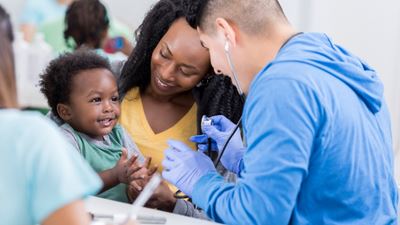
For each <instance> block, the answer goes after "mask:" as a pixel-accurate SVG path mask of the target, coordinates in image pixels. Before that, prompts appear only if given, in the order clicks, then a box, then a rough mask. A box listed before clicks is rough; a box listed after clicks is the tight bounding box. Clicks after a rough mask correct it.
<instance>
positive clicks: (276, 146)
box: [192, 33, 398, 225]
mask: <svg viewBox="0 0 400 225" xmlns="http://www.w3.org/2000/svg"><path fill="white" fill-rule="evenodd" d="M243 131H244V136H245V138H246V141H247V151H246V153H245V155H244V157H243V169H242V171H241V173H240V174H239V179H238V180H237V183H236V184H230V183H226V182H224V178H223V177H221V176H219V175H218V174H217V173H210V174H207V175H205V176H203V177H202V178H201V179H200V180H199V181H198V182H197V183H196V185H195V187H194V188H193V190H194V191H193V196H192V197H193V202H194V203H196V204H197V205H198V206H199V207H201V208H202V209H204V210H205V211H206V212H207V215H209V216H210V217H211V218H212V219H214V220H216V221H217V222H223V223H225V224H260V225H264V224H291V225H308V224H318V225H319V224H349V225H350V224H352V225H353V224H363V225H364V224H392V225H395V224H397V204H398V193H397V186H396V182H395V180H394V174H393V166H394V165H393V149H392V140H391V131H390V116H389V112H388V109H387V106H386V104H385V100H384V97H383V85H382V82H381V81H380V80H379V78H378V75H377V74H376V72H375V70H374V69H373V68H371V67H370V66H369V65H367V64H366V63H365V62H363V61H362V60H360V59H359V58H358V57H356V56H354V55H353V54H351V53H350V52H348V51H346V50H345V49H344V48H342V47H341V46H339V45H336V44H335V43H334V42H333V41H332V40H331V39H330V38H329V37H328V36H327V35H325V34H318V33H305V34H301V35H298V36H296V37H294V38H292V39H291V40H290V41H289V42H288V43H287V44H286V45H285V46H283V47H282V49H281V50H280V51H279V53H278V54H277V56H276V57H275V59H274V60H272V61H271V62H270V63H269V64H268V65H266V66H265V68H263V69H262V70H261V71H260V72H259V74H258V75H256V77H255V78H254V80H253V81H252V84H251V86H250V90H249V94H248V96H247V99H246V103H245V106H244V110H243Z"/></svg>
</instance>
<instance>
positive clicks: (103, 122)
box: [97, 118, 115, 127]
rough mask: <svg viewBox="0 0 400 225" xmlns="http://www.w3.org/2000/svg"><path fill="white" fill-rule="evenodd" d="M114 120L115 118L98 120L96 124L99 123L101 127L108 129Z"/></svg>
mask: <svg viewBox="0 0 400 225" xmlns="http://www.w3.org/2000/svg"><path fill="white" fill-rule="evenodd" d="M114 120H115V118H106V119H101V120H98V121H97V122H99V123H100V125H101V126H103V127H109V126H111V125H112V124H113V122H114Z"/></svg>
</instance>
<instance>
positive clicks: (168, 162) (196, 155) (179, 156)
mask: <svg viewBox="0 0 400 225" xmlns="http://www.w3.org/2000/svg"><path fill="white" fill-rule="evenodd" d="M168 145H169V148H168V149H167V150H165V158H164V160H163V161H162V166H163V167H164V170H163V172H162V176H163V177H164V179H166V180H167V181H169V182H170V183H172V184H174V185H175V186H176V187H178V188H179V189H180V190H181V191H182V192H184V193H185V194H186V195H188V196H190V197H191V196H192V191H193V187H194V185H195V184H196V183H197V181H198V180H199V179H200V178H201V177H202V176H204V175H205V174H207V173H209V172H214V171H216V169H215V167H214V164H213V163H212V161H211V159H210V158H209V157H207V156H206V155H205V154H204V153H202V152H198V151H193V150H192V149H190V148H189V147H188V146H186V145H185V144H184V143H182V142H180V141H174V140H169V141H168Z"/></svg>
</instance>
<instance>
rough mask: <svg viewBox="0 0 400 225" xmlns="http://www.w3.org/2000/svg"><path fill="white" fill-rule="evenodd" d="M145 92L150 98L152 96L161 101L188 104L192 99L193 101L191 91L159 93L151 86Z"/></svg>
mask: <svg viewBox="0 0 400 225" xmlns="http://www.w3.org/2000/svg"><path fill="white" fill-rule="evenodd" d="M144 94H145V95H146V96H148V97H150V98H152V99H153V100H154V101H157V102H160V103H172V104H178V105H187V103H188V102H189V101H190V102H191V103H193V101H194V99H193V95H192V92H191V91H187V92H183V93H179V94H175V95H159V94H157V93H156V92H154V91H153V89H152V88H151V87H150V86H149V87H148V88H147V89H146V91H145V92H144Z"/></svg>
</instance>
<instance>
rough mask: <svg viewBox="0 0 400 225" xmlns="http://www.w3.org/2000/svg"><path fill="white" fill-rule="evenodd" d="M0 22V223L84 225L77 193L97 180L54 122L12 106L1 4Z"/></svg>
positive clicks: (7, 29)
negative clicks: (0, 202)
mask: <svg viewBox="0 0 400 225" xmlns="http://www.w3.org/2000/svg"><path fill="white" fill-rule="evenodd" d="M0 25H1V26H0V48H1V51H0V124H1V125H0V142H1V147H0V155H1V157H0V178H1V182H0V199H1V201H2V204H0V221H1V224H8V225H14V224H15V225H17V224H26V225H34V224H43V225H88V224H90V217H89V214H88V213H87V212H86V210H85V206H84V202H83V200H82V198H84V197H86V196H88V195H92V194H95V193H97V192H98V191H99V190H100V188H101V186H102V183H101V180H100V178H99V177H98V176H97V175H96V173H95V172H94V171H93V170H92V169H91V168H90V166H89V165H88V164H86V163H85V162H84V161H83V159H82V158H81V157H80V156H79V154H78V153H77V152H76V151H75V150H74V149H73V147H72V146H71V145H70V144H69V143H67V141H66V140H64V139H63V136H62V135H61V134H60V133H59V130H58V128H57V127H55V125H52V124H51V122H50V121H47V120H46V119H44V118H43V117H42V116H40V115H39V114H38V113H33V112H22V111H19V110H17V107H18V104H17V101H16V99H17V98H16V83H15V75H14V65H13V52H12V45H11V43H12V41H13V36H12V35H11V34H12V28H11V23H10V19H9V15H8V14H7V13H6V12H5V10H4V9H3V8H2V7H1V6H0Z"/></svg>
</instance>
